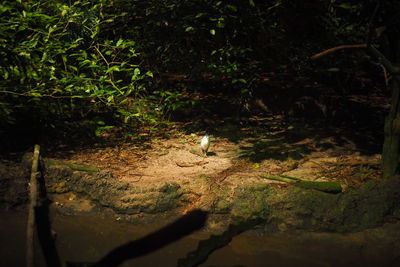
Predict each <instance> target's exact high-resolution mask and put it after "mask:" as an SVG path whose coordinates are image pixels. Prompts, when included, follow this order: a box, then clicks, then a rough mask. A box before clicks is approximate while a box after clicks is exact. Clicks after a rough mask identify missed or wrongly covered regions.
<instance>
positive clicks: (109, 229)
mask: <svg viewBox="0 0 400 267" xmlns="http://www.w3.org/2000/svg"><path fill="white" fill-rule="evenodd" d="M161 226H162V223H160V224H157V225H134V224H127V223H122V222H117V221H114V220H111V219H101V218H98V217H87V216H61V215H57V216H55V217H54V218H53V228H54V230H55V231H56V232H57V241H56V242H57V248H58V251H59V253H60V257H61V259H62V261H63V262H64V261H66V260H67V261H71V262H94V261H96V260H99V259H100V258H101V257H102V256H104V255H105V254H106V253H107V252H109V251H110V250H111V249H112V248H115V247H116V246H119V245H121V244H124V243H126V242H128V241H132V240H136V239H138V238H140V237H143V236H144V235H146V234H148V233H151V232H153V231H155V230H157V229H159V227H161ZM25 227H26V216H25V215H24V214H22V213H16V212H12V213H10V212H2V213H0V266H10V267H11V266H24V265H25V260H24V255H25ZM209 235H210V234H209V233H206V232H198V233H195V234H193V235H191V236H188V237H186V238H184V239H182V240H179V241H177V242H175V243H172V244H170V245H168V246H166V247H164V248H163V249H160V250H158V251H156V252H154V253H152V254H150V255H147V256H143V257H140V258H137V259H134V260H130V261H127V262H125V263H124V264H123V265H122V266H143V267H145V266H152V267H156V266H167V267H168V266H176V262H177V259H179V258H182V257H184V256H185V255H186V253H187V252H189V251H192V250H194V249H195V248H196V247H197V243H198V242H199V241H200V240H202V239H206V238H208V236H209ZM344 238H346V236H344V235H340V236H337V235H334V236H332V235H331V234H329V235H324V234H321V235H320V236H319V237H318V238H317V239H316V238H315V237H314V238H313V239H312V240H313V241H304V239H302V240H301V241H300V240H299V239H297V238H296V236H293V235H291V236H290V235H279V236H276V235H275V236H265V235H260V234H257V233H256V232H254V231H251V232H247V233H244V234H242V235H240V236H237V237H235V238H234V240H232V242H231V243H230V245H229V246H227V247H225V248H222V249H220V250H218V251H216V252H215V253H214V254H212V255H211V256H210V257H209V259H208V261H207V262H206V263H204V264H203V265H201V266H249V267H252V266H390V265H391V264H390V263H391V262H392V259H393V257H394V256H393V253H392V252H391V251H390V249H389V250H388V249H387V248H385V247H375V246H373V245H371V244H370V245H368V244H367V245H365V244H364V243H362V242H361V243H360V240H359V238H358V239H357V237H354V236H350V237H347V239H344ZM310 240H311V239H310ZM392 249H394V248H392ZM36 261H37V263H38V266H44V264H43V259H41V258H40V251H37V252H36ZM393 266H394V265H393Z"/></svg>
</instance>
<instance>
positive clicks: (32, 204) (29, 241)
mask: <svg viewBox="0 0 400 267" xmlns="http://www.w3.org/2000/svg"><path fill="white" fill-rule="evenodd" d="M39 152H40V146H39V145H35V148H34V151H33V158H32V169H31V179H30V182H29V208H28V222H27V226H26V266H27V267H33V266H34V263H33V262H34V259H33V247H34V238H33V237H34V231H35V210H36V208H37V203H38V183H37V176H38V166H39Z"/></svg>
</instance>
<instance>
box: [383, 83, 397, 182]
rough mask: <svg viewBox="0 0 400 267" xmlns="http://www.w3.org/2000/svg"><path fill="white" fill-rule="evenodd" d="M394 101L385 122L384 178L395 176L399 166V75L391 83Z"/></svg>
mask: <svg viewBox="0 0 400 267" xmlns="http://www.w3.org/2000/svg"><path fill="white" fill-rule="evenodd" d="M390 89H391V91H392V100H391V107H390V112H389V114H388V116H387V117H386V120H385V129H384V133H385V139H384V142H383V152H382V161H383V163H382V164H383V177H384V178H389V177H391V176H393V175H394V174H395V173H396V171H397V168H398V164H399V159H400V158H399V156H400V153H399V142H400V105H399V100H400V99H399V97H400V82H399V78H398V75H394V77H393V78H392V80H391V82H390Z"/></svg>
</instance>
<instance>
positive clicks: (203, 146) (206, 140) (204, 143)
mask: <svg viewBox="0 0 400 267" xmlns="http://www.w3.org/2000/svg"><path fill="white" fill-rule="evenodd" d="M200 147H201V151H202V152H203V154H204V156H206V155H207V151H208V148H209V147H210V137H208V135H205V136H203V138H202V139H201V142H200Z"/></svg>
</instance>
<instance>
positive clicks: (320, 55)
mask: <svg viewBox="0 0 400 267" xmlns="http://www.w3.org/2000/svg"><path fill="white" fill-rule="evenodd" d="M366 47H367V44H351V45H339V46H335V47H332V48H329V49H326V50H324V51H322V52H320V53H318V54H315V55H313V56H312V57H311V59H318V58H320V57H323V56H326V55H327V54H330V53H333V52H335V51H338V50H343V49H348V48H366Z"/></svg>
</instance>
